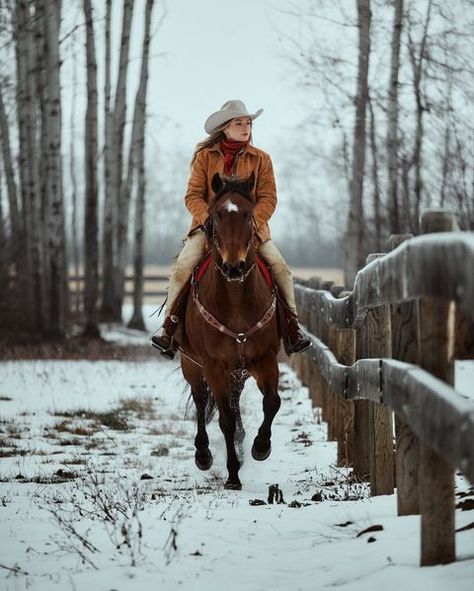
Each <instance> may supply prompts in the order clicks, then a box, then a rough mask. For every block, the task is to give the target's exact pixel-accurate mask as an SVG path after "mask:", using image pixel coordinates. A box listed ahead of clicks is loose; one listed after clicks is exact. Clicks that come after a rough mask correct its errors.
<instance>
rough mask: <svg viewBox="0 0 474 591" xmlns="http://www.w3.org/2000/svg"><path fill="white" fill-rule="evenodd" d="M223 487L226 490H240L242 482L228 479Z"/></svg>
mask: <svg viewBox="0 0 474 591" xmlns="http://www.w3.org/2000/svg"><path fill="white" fill-rule="evenodd" d="M224 488H225V489H226V490H242V484H241V483H240V482H231V481H230V480H227V482H226V483H225V484H224Z"/></svg>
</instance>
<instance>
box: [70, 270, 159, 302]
mask: <svg viewBox="0 0 474 591" xmlns="http://www.w3.org/2000/svg"><path fill="white" fill-rule="evenodd" d="M99 280H100V279H99ZM133 280H134V277H133V275H126V276H125V296H126V297H133ZM143 282H144V290H143V298H144V299H146V298H165V297H166V295H167V291H166V286H167V285H168V275H163V274H161V275H153V274H149V275H144V276H143ZM83 286H84V275H74V274H70V275H69V287H70V290H71V294H73V295H74V294H79V295H81V294H82V289H83ZM81 297H82V295H81Z"/></svg>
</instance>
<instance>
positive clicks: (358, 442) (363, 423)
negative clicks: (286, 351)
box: [353, 319, 370, 480]
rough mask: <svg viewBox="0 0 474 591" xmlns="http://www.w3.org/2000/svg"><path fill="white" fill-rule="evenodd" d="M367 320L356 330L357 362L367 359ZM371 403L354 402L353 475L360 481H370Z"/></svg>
mask: <svg viewBox="0 0 474 591" xmlns="http://www.w3.org/2000/svg"><path fill="white" fill-rule="evenodd" d="M366 335H367V325H366V319H365V320H364V322H363V324H362V325H361V326H359V327H357V329H356V347H355V348H356V360H359V359H364V358H366V357H367V336H366ZM369 429H370V426H369V401H368V400H354V448H353V460H354V461H353V473H354V476H355V477H356V478H357V479H358V480H369V473H370V464H369Z"/></svg>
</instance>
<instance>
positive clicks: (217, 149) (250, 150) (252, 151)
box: [208, 142, 257, 156]
mask: <svg viewBox="0 0 474 591" xmlns="http://www.w3.org/2000/svg"><path fill="white" fill-rule="evenodd" d="M208 150H209V151H210V152H219V154H222V150H221V146H220V142H217V144H214V145H213V146H211V147H210V148H208ZM244 152H247V153H248V154H252V155H253V156H257V150H256V148H254V147H253V146H252V145H251V144H248V146H247V147H246V148H245V150H244ZM222 155H223V154H222Z"/></svg>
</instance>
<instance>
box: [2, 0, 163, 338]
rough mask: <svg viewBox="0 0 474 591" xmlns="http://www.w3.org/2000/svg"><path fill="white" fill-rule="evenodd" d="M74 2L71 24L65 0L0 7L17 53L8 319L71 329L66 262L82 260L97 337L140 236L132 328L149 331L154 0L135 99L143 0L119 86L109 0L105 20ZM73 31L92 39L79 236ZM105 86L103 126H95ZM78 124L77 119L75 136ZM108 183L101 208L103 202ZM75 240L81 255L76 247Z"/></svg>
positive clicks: (41, 331)
mask: <svg viewBox="0 0 474 591" xmlns="http://www.w3.org/2000/svg"><path fill="white" fill-rule="evenodd" d="M78 6H79V7H80V10H81V15H80V19H79V22H78V23H77V24H75V25H74V28H73V29H72V31H65V30H63V27H62V22H63V19H62V17H63V15H64V11H65V10H66V9H67V8H69V7H70V5H67V4H66V3H62V1H61V0H33V1H29V0H14V1H7V2H5V3H3V4H2V6H1V7H0V43H1V45H2V47H3V51H4V52H5V53H4V55H10V56H11V57H12V58H13V60H14V66H11V64H6V62H5V61H3V60H2V64H1V66H2V69H1V73H0V138H1V144H0V146H1V158H0V163H1V164H0V166H2V167H3V173H4V174H3V175H2V176H3V178H4V182H0V190H3V191H5V193H6V198H5V199H3V198H2V195H0V204H1V205H0V207H2V211H0V214H1V215H0V245H1V247H0V290H1V293H0V302H1V304H0V321H1V322H2V326H4V327H5V328H10V329H12V330H18V329H21V330H22V331H24V332H26V333H33V334H37V335H42V336H51V337H55V338H56V337H62V336H64V335H65V332H66V329H67V326H68V322H69V320H70V317H71V297H70V291H69V268H68V267H69V261H70V260H74V261H75V266H76V271H77V269H78V265H79V260H82V261H83V263H84V286H83V290H82V293H83V306H81V307H82V308H83V326H84V332H85V333H86V334H88V335H98V334H99V322H100V321H114V322H121V321H122V304H123V301H124V281H125V266H126V263H127V255H128V252H129V233H131V234H132V236H133V241H132V242H133V245H132V246H133V264H134V312H133V316H132V319H131V321H130V326H132V327H135V328H141V329H143V328H144V322H143V316H142V300H143V250H144V211H145V127H146V100H147V85H148V75H149V52H150V41H151V22H152V13H153V8H154V0H146V5H145V10H144V13H143V17H142V18H143V42H142V49H141V66H140V75H139V82H138V89H137V92H136V96H135V100H134V104H133V105H128V104H127V74H128V68H129V61H130V60H129V54H130V31H131V25H132V18H133V13H134V8H135V0H124V1H123V12H122V25H121V34H120V47H119V58H118V62H117V72H116V76H115V79H116V84H115V86H114V88H113V87H112V82H111V80H112V77H113V76H112V74H113V73H112V72H111V64H112V60H111V54H112V52H113V51H114V49H113V47H112V41H111V26H112V0H106V3H105V16H104V17H103V18H102V19H100V20H99V19H97V18H96V16H95V14H94V10H93V4H92V2H91V0H81V1H80V2H79V3H78ZM98 27H103V29H104V31H103V32H104V44H105V47H104V48H103V52H102V53H103V55H104V64H103V68H104V72H105V82H104V86H103V88H99V87H98V80H97V67H98V64H97V55H98V52H97V48H96V39H97V37H98V34H97V28H98ZM76 29H80V30H81V33H82V38H83V40H84V44H83V48H82V51H83V52H84V55H85V63H86V89H85V92H86V93H87V107H86V115H85V121H84V130H85V135H84V142H83V150H84V152H83V154H84V163H85V164H84V167H85V169H84V182H85V187H84V207H83V210H82V216H83V220H84V223H83V227H84V238H83V241H79V240H78V239H77V236H76V234H75V230H76V227H77V226H76V218H77V216H79V215H81V211H79V210H78V206H77V202H78V200H77V195H76V193H77V187H76V180H75V179H76V168H77V166H76V162H75V154H74V146H73V140H74V137H72V140H71V149H70V154H69V158H70V168H71V181H72V193H73V197H72V201H73V209H74V211H73V224H72V226H73V231H72V232H70V228H67V227H66V224H67V222H66V216H65V188H64V179H63V170H64V165H65V162H64V154H65V153H66V150H65V149H64V146H63V145H62V144H63V141H62V137H63V126H64V121H63V117H62V106H63V105H62V102H61V66H62V63H63V61H64V59H65V56H64V51H63V47H64V41H65V40H66V39H67V38H68V37H69V36H70V35H73V34H74V31H76ZM74 90H75V89H74ZM101 93H102V104H103V113H102V120H103V126H101V128H99V124H98V119H99V113H98V109H99V106H98V105H99V95H100V94H101ZM72 100H73V101H74V96H73V97H72ZM130 112H132V115H131V126H129V127H130V128H131V130H130V137H129V138H128V140H127V138H126V135H125V128H126V121H127V117H128V118H129V119H130ZM73 119H74V118H73V117H72V121H73ZM74 132H75V130H74V128H73V126H72V124H71V130H70V133H71V134H72V136H74ZM99 161H102V166H101V168H100V170H99V168H98V162H99ZM100 185H102V186H103V211H99V204H100V201H99V186H100ZM4 204H5V205H6V206H5V207H3V205H4ZM132 207H133V212H132ZM132 214H133V215H132ZM100 218H101V219H102V224H99V219H100ZM132 220H133V227H132ZM79 242H81V243H82V244H83V246H82V253H78V248H79V246H78V244H79ZM68 246H69V249H68ZM68 250H69V254H68ZM71 251H72V256H71ZM99 251H101V252H102V256H101V258H100V260H99ZM99 276H100V277H101V281H99Z"/></svg>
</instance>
